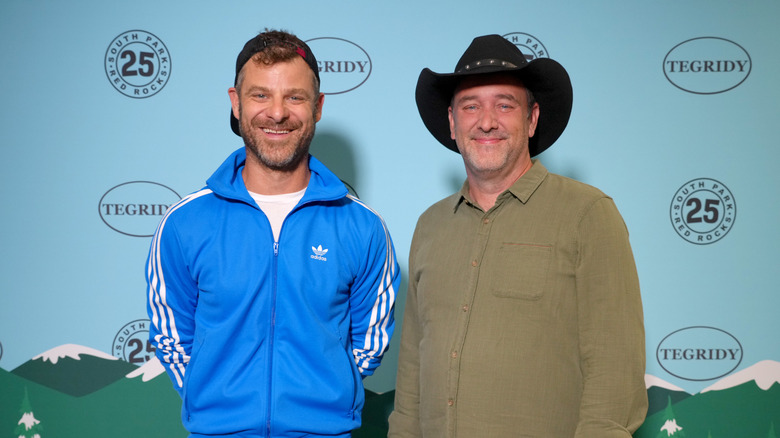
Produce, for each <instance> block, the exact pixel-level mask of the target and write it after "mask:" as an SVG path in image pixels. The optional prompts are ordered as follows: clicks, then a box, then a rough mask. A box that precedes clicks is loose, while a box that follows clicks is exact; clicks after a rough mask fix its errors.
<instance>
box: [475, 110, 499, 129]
mask: <svg viewBox="0 0 780 438" xmlns="http://www.w3.org/2000/svg"><path fill="white" fill-rule="evenodd" d="M479 129H481V130H482V131H483V132H490V131H492V130H494V129H498V118H496V111H495V109H494V108H482V110H481V112H480V115H479Z"/></svg>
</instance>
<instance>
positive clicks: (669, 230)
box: [0, 0, 780, 393]
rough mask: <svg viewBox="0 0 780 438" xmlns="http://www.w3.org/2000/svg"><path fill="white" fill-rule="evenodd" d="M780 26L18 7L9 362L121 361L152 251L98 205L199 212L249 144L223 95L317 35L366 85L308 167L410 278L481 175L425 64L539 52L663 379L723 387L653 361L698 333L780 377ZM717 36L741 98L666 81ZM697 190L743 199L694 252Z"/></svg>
mask: <svg viewBox="0 0 780 438" xmlns="http://www.w3.org/2000/svg"><path fill="white" fill-rule="evenodd" d="M778 17H780V3H779V2H777V1H775V0H761V1H755V2H748V3H743V2H732V1H657V2H624V1H590V2H566V1H549V2H510V1H494V0H483V1H481V2H478V3H474V2H467V1H447V2H444V1H430V2H420V1H409V0H402V1H395V2H380V3H374V2H359V1H327V2H323V1H314V0H310V1H295V2H265V1H231V2H215V1H187V2H184V1H170V2H153V1H136V2H131V3H127V2H105V1H77V2H74V1H71V2H67V1H54V0H5V1H3V2H2V3H1V4H0V65H2V70H0V95H1V96H2V107H1V108H0V111H1V112H2V117H0V148H1V149H0V178H2V180H1V181H2V184H0V193H2V195H1V197H0V199H2V215H1V216H0V226H1V229H2V239H1V240H0V247H1V248H2V252H0V254H1V255H0V257H2V258H1V259H0V345H2V352H0V354H2V356H1V357H0V367H1V368H3V369H5V370H12V369H14V368H15V367H17V366H19V365H20V364H22V363H24V362H25V361H27V360H29V359H31V358H32V357H34V356H36V355H38V354H40V353H42V352H44V351H46V350H48V349H51V348H53V347H56V346H59V345H64V344H79V345H84V346H88V347H91V348H95V349H98V350H101V351H106V352H109V350H110V349H111V347H112V342H113V340H114V337H115V336H116V335H117V332H118V331H119V330H120V328H122V326H123V325H124V324H126V323H128V322H130V321H133V320H137V319H142V318H146V314H145V309H144V303H145V297H144V288H145V283H144V276H143V269H144V261H145V257H146V252H147V249H148V245H149V242H150V239H149V238H148V237H132V236H128V235H126V234H122V233H120V232H117V231H116V230H114V229H112V228H111V227H109V226H107V224H106V223H105V222H104V220H103V219H104V218H102V217H101V215H100V214H99V208H98V204H99V203H100V202H101V199H102V198H103V196H104V195H105V194H106V193H107V192H109V190H111V189H112V188H114V187H116V186H118V185H120V184H124V183H127V182H133V181H149V182H154V183H156V184H162V185H164V186H166V187H168V188H170V189H172V190H173V191H175V192H176V193H178V194H179V195H181V196H183V195H184V194H186V193H189V192H191V191H194V190H196V189H198V188H200V187H201V186H202V185H203V184H204V182H205V179H206V178H207V177H208V176H209V175H210V174H211V172H212V171H213V170H214V169H215V168H216V167H217V166H218V165H219V163H221V162H222V160H223V159H224V158H225V157H226V156H227V155H228V154H229V153H230V152H231V151H233V150H234V149H236V148H238V147H240V146H241V142H240V139H239V138H238V137H236V136H235V135H234V134H233V133H232V132H231V131H230V129H229V127H228V111H229V101H228V96H227V88H228V87H229V86H231V85H232V81H233V76H234V63H235V57H236V55H237V53H238V51H239V49H240V48H241V46H242V45H243V43H244V42H245V41H246V40H247V39H248V38H250V37H252V36H253V35H254V34H255V33H256V32H257V31H260V30H262V29H263V28H265V27H271V28H283V29H286V30H290V31H292V32H294V33H296V34H298V35H299V36H300V37H301V38H302V39H304V40H312V39H315V38H323V37H332V38H339V39H342V40H346V41H347V42H349V43H351V44H352V45H357V46H359V47H360V48H362V49H363V50H364V51H365V53H366V54H367V55H368V56H369V57H370V60H371V74H370V76H368V77H367V79H366V80H365V82H364V83H362V85H360V86H359V87H357V88H355V89H354V90H351V91H349V92H346V93H341V94H331V95H328V96H326V98H325V106H324V115H323V119H322V121H321V122H320V123H319V124H318V127H317V133H318V136H317V137H316V138H315V141H314V144H313V147H312V152H313V153H314V154H315V155H317V156H318V157H320V158H321V159H322V160H323V161H325V163H326V164H328V165H329V166H330V167H331V168H332V169H333V170H334V171H336V172H337V173H338V174H339V175H340V176H341V177H342V179H344V180H345V181H347V182H348V183H349V184H350V185H351V186H352V187H354V189H355V190H356V191H357V193H358V194H359V195H360V197H361V198H362V199H364V200H365V201H366V202H367V203H369V204H370V205H372V206H373V207H375V208H376V209H377V210H378V211H379V212H380V213H381V214H382V215H383V217H384V218H385V220H386V222H387V224H388V225H389V227H390V230H391V232H392V234H393V237H394V240H395V244H396V250H397V254H398V256H399V259H400V260H401V264H402V268H403V272H404V274H406V271H407V269H406V268H407V265H406V256H407V254H408V250H409V244H410V240H411V234H412V231H413V228H414V225H415V222H416V219H417V217H418V215H419V214H420V213H421V212H422V211H423V210H424V209H425V208H426V207H427V206H428V205H430V204H431V203H433V202H435V201H436V200H438V199H440V198H442V197H444V196H447V195H448V194H450V193H452V192H453V191H455V190H456V189H457V188H458V187H459V186H460V184H461V182H462V180H463V179H464V177H465V174H464V172H463V170H462V164H461V162H460V157H459V156H458V155H456V154H454V153H452V152H450V151H448V150H446V149H445V148H443V147H442V146H440V145H439V144H438V143H436V141H435V140H434V139H433V138H432V137H431V136H430V135H429V133H428V132H427V131H426V129H425V128H424V126H423V125H422V123H421V122H420V120H419V117H418V114H417V110H416V107H415V104H414V87H415V83H416V80H417V76H418V74H419V72H420V70H421V69H422V68H423V67H430V68H432V69H433V70H434V71H438V72H451V71H452V69H453V67H454V64H455V62H456V61H457V59H458V58H459V57H460V55H461V53H462V52H463V50H464V49H465V48H466V46H467V45H468V44H469V43H470V42H471V39H472V38H473V37H474V36H477V35H481V34H487V33H498V34H501V35H505V34H509V33H517V32H522V33H527V34H529V35H532V36H534V37H535V38H537V39H538V40H539V41H541V42H542V43H543V45H544V47H545V48H546V51H547V52H548V54H549V57H551V58H553V59H556V60H557V61H559V62H561V63H562V64H563V65H564V66H565V67H566V68H567V69H568V71H569V73H570V75H571V77H572V81H573V86H574V109H573V114H572V118H571V121H570V123H569V126H568V128H567V130H566V132H565V133H564V134H563V136H562V137H561V138H560V140H558V142H557V143H556V144H555V145H554V146H553V148H552V149H550V150H549V151H548V152H545V153H544V154H543V155H542V156H541V157H540V158H541V159H542V161H543V162H544V163H545V165H546V166H547V167H548V168H549V169H551V170H552V171H553V172H556V173H561V174H564V175H567V176H571V177H573V178H576V179H578V180H581V181H584V182H586V183H589V184H592V185H595V186H597V187H599V188H601V189H602V190H603V191H605V192H606V193H608V194H610V195H611V196H613V197H614V199H615V201H616V203H617V205H618V207H619V208H620V210H621V212H622V214H623V216H624V218H625V221H626V223H627V225H628V227H629V230H630V232H631V241H632V245H633V248H634V251H635V256H636V261H637V265H638V269H639V274H640V280H641V286H642V294H643V300H644V305H645V316H646V327H647V357H648V363H647V370H648V373H649V374H652V375H654V376H657V377H659V378H661V379H663V380H665V381H668V382H671V383H672V384H674V385H677V386H679V387H681V388H683V389H685V390H686V391H688V392H690V393H695V392H697V391H699V390H701V389H702V388H704V387H706V386H708V385H711V384H712V383H713V382H714V380H705V381H696V380H692V379H691V377H692V378H694V379H695V378H696V377H697V375H699V376H701V375H705V374H706V372H705V371H702V372H700V373H698V374H697V371H691V372H689V373H688V375H685V376H683V377H685V378H678V377H675V376H674V375H672V374H670V373H669V372H667V371H666V370H665V369H664V368H663V367H662V366H661V362H660V361H659V360H657V358H656V350H657V349H658V348H659V346H660V344H661V343H662V341H663V340H664V338H666V337H667V335H669V334H671V333H673V332H675V331H677V330H680V329H683V328H686V327H693V326H706V327H714V328H717V329H719V330H722V331H725V332H728V333H729V334H730V335H731V336H733V338H735V339H737V340H738V342H739V344H740V345H741V348H742V350H743V353H742V354H743V356H742V358H741V362H740V363H739V364H738V366H737V368H736V370H739V369H743V368H746V367H748V366H750V365H753V364H755V363H757V362H759V361H762V360H773V361H780V343H779V342H778V341H777V335H778V333H780V322H778V321H779V320H778V309H779V306H778V305H779V304H780V298H779V296H780V295H779V294H778V292H780V287H779V286H780V281H779V280H778V276H777V271H778V255H777V248H778V247H780V232H779V231H778V228H777V227H778V218H780V203H779V202H777V198H778V195H780V174H779V173H778V172H777V166H778V163H780V150H779V148H778V147H777V145H778V140H777V134H776V131H777V126H778V122H777V119H778V116H780V103H779V102H780V86H778V82H777V81H778V78H779V77H780V57H778V54H777V42H778V41H780V27H779V26H777V23H778ZM135 29H138V30H143V31H146V32H150V33H152V34H154V35H155V36H156V37H158V38H159V39H160V40H161V41H162V42H164V45H165V47H166V48H167V51H168V54H169V56H170V76H169V79H168V81H167V83H166V84H165V86H164V87H163V88H162V89H161V90H160V91H159V92H158V93H157V94H155V95H154V96H151V97H147V98H142V99H134V98H129V97H126V96H125V95H123V94H121V93H120V92H118V91H117V90H116V89H114V87H113V86H112V85H111V83H110V82H109V80H108V79H107V75H106V71H105V65H104V56H105V53H106V50H107V49H108V47H109V44H110V43H111V42H112V40H113V39H114V38H115V37H117V36H118V35H120V34H122V33H124V32H127V31H129V30H135ZM700 37H717V38H722V39H725V40H728V41H730V42H732V43H736V44H738V45H739V46H740V47H742V48H744V49H745V50H746V51H747V53H749V56H750V60H751V67H752V69H751V71H750V73H749V75H748V76H747V77H746V79H745V80H744V82H743V83H741V84H740V85H739V86H737V87H736V88H734V89H732V90H729V91H727V92H723V93H717V94H694V93H690V92H686V91H684V90H681V89H680V88H678V87H676V86H674V85H673V83H672V82H670V81H669V80H667V78H666V76H665V74H664V71H665V70H664V63H663V61H664V59H665V57H666V56H667V54H668V53H669V52H670V51H671V50H672V49H673V48H674V47H675V46H677V45H678V44H680V43H682V42H684V41H687V40H690V39H693V38H700ZM340 47H341V49H339V46H336V48H335V49H334V50H335V52H336V53H338V51H339V50H343V51H344V53H345V56H346V54H347V53H349V55H350V56H357V55H354V54H355V53H357V52H354V47H352V46H351V45H350V44H348V43H344V45H342V46H340ZM688 47H691V46H688ZM695 49H696V47H692V50H693V52H694V54H693V55H692V56H695ZM315 52H316V47H315ZM334 56H335V55H334ZM334 60H335V59H334ZM700 77H701V76H700ZM329 80H332V81H333V82H336V81H340V80H344V79H343V78H341V77H339V76H338V74H336V73H328V74H323V83H324V86H326V85H327V83H328V81H329ZM350 80H355V79H354V77H353V78H352V79H347V80H346V82H349V81H350ZM701 80H702V81H704V80H705V79H701ZM693 81H694V83H695V82H696V79H693ZM698 178H711V179H714V180H717V181H720V182H721V183H723V184H724V185H725V186H727V187H728V189H729V191H730V192H731V193H732V194H733V197H734V200H735V202H736V205H737V211H738V214H737V215H736V219H735V220H734V222H733V224H732V225H731V229H730V230H729V232H728V234H727V235H726V236H725V237H723V238H722V239H721V240H719V241H717V242H715V243H712V244H708V245H695V244H691V243H689V242H688V241H686V240H685V239H683V238H681V237H680V236H679V235H678V234H677V233H676V232H675V230H674V227H673V226H672V223H671V220H670V206H671V205H672V201H673V197H674V195H675V193H676V192H677V191H678V189H680V188H681V187H682V186H683V185H684V184H685V183H686V182H688V181H691V180H694V179H698ZM139 202H140V201H139ZM131 219H132V218H131ZM152 227H153V226H152ZM149 233H150V234H151V229H150V231H149ZM404 284H405V283H404ZM404 292H405V290H404V291H402V294H401V296H400V297H399V303H398V304H399V307H398V311H397V316H398V318H399V327H400V319H401V317H402V313H403V312H402V310H403V303H404V301H403V293H404ZM397 341H398V337H396V338H395V340H394V343H393V349H392V350H391V351H390V352H389V354H388V356H387V358H386V360H385V362H384V364H383V365H382V367H380V369H379V371H378V372H377V374H376V375H375V376H373V377H371V378H369V379H368V380H367V386H368V387H369V388H370V389H372V390H374V391H377V392H384V391H388V390H391V389H392V388H393V387H394V382H395V368H396V363H397V356H396V354H397V350H396V346H397ZM694 343H695V342H694ZM713 345H714V347H712V348H720V347H719V345H720V346H723V344H718V343H717V342H715V344H713ZM667 365H668V366H670V367H671V366H672V365H671V364H667ZM699 365H700V366H701V367H704V368H706V367H708V366H709V365H708V364H707V363H704V362H701V363H700V364H699Z"/></svg>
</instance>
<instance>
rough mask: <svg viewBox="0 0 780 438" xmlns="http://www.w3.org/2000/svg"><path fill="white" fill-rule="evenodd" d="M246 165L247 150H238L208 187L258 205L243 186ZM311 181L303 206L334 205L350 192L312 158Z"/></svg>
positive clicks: (227, 195)
mask: <svg viewBox="0 0 780 438" xmlns="http://www.w3.org/2000/svg"><path fill="white" fill-rule="evenodd" d="M245 163H246V149H245V148H243V147H242V148H239V149H237V150H236V151H235V152H233V153H232V154H230V156H228V157H227V159H225V161H224V162H223V163H222V165H220V166H219V168H217V170H216V171H215V172H214V173H213V174H212V175H211V177H209V179H208V180H206V186H207V187H208V188H210V189H211V190H212V191H213V192H214V193H216V194H217V195H219V196H222V197H224V198H228V199H235V200H239V201H243V202H246V203H247V204H250V205H256V203H255V202H254V200H253V199H252V197H251V196H250V195H249V191H248V190H247V189H246V186H245V185H244V178H242V177H241V172H242V171H243V169H244V164H245ZM309 170H310V171H311V177H310V178H309V185H308V186H307V187H306V193H304V195H303V198H302V199H301V203H303V202H308V201H332V200H336V199H340V198H343V197H345V196H346V195H347V193H348V191H347V188H346V187H345V186H344V184H343V183H342V182H341V180H340V179H339V177H337V176H336V175H335V174H334V173H333V172H331V171H330V170H329V169H328V168H327V167H325V165H324V164H322V162H320V161H319V160H318V159H316V158H315V157H313V156H312V155H309Z"/></svg>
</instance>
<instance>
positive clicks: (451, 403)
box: [447, 399, 455, 406]
mask: <svg viewBox="0 0 780 438" xmlns="http://www.w3.org/2000/svg"><path fill="white" fill-rule="evenodd" d="M454 405H455V400H453V399H449V400H447V406H454Z"/></svg>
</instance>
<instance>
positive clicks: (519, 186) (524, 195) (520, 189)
mask: <svg viewBox="0 0 780 438" xmlns="http://www.w3.org/2000/svg"><path fill="white" fill-rule="evenodd" d="M531 162H532V163H533V164H532V166H531V168H530V169H528V171H527V172H526V173H524V174H523V176H521V177H520V178H518V179H517V181H515V182H514V184H512V185H511V186H510V187H509V188H508V189H507V190H506V191H504V192H503V193H502V194H500V195H498V199H497V200H496V202H501V201H502V200H503V199H505V198H507V197H508V196H509V195H508V194H511V195H512V196H513V197H514V198H516V199H517V200H519V201H520V202H522V203H523V204H525V203H526V202H528V200H529V199H531V195H533V194H534V192H535V191H536V189H538V188H539V186H540V185H542V181H544V179H545V178H546V177H547V174H548V173H549V172H548V171H547V168H546V167H544V165H543V164H542V163H541V162H540V161H539V160H535V159H532V160H531ZM454 201H455V202H454V204H453V206H452V209H453V212H455V211H457V210H458V207H459V206H460V205H461V204H462V203H463V202H464V201H465V202H468V203H470V204H474V201H473V200H472V199H471V198H470V197H469V181H468V179H467V180H466V181H464V182H463V185H462V186H461V188H460V190H459V191H458V193H457V194H456V196H455V199H454Z"/></svg>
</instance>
